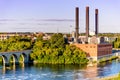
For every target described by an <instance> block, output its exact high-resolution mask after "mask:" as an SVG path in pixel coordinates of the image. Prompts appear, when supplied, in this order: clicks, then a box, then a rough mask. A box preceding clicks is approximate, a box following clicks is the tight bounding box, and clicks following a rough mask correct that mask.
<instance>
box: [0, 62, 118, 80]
mask: <svg viewBox="0 0 120 80" xmlns="http://www.w3.org/2000/svg"><path fill="white" fill-rule="evenodd" d="M119 66H120V62H119V61H113V62H107V63H102V64H99V65H94V66H92V67H88V66H86V65H50V64H34V65H33V64H32V65H30V64H26V65H25V64H23V63H21V64H19V65H15V64H11V65H10V66H9V67H5V66H2V68H0V80H5V79H7V80H8V79H9V80H18V79H19V80H22V79H23V80H29V79H31V80H33V79H35V80H87V79H88V78H89V79H91V80H93V79H94V78H96V77H104V76H109V75H113V74H117V73H118V72H120V68H119Z"/></svg>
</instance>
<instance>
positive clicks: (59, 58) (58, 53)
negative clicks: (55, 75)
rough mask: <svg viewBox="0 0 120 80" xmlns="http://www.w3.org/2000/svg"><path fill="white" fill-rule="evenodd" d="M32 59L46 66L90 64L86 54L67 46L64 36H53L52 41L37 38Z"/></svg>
mask: <svg viewBox="0 0 120 80" xmlns="http://www.w3.org/2000/svg"><path fill="white" fill-rule="evenodd" d="M31 58H32V60H34V61H35V62H37V63H44V64H86V63H87V62H88V59H87V58H86V54H85V52H83V51H82V50H80V49H78V48H76V47H75V46H73V45H69V44H66V43H65V40H64V38H63V35H62V34H53V35H52V36H51V39H50V40H43V39H42V37H39V38H37V40H36V42H35V44H34V46H33V52H32V54H31Z"/></svg>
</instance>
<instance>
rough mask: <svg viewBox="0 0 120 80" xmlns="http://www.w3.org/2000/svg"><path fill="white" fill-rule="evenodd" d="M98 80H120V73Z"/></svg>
mask: <svg viewBox="0 0 120 80" xmlns="http://www.w3.org/2000/svg"><path fill="white" fill-rule="evenodd" d="M97 80H120V73H119V74H117V75H113V76H107V77H103V78H98V79H97Z"/></svg>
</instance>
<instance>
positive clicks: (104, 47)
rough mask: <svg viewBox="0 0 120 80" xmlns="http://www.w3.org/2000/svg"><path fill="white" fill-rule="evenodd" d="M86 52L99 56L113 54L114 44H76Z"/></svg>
mask: <svg viewBox="0 0 120 80" xmlns="http://www.w3.org/2000/svg"><path fill="white" fill-rule="evenodd" d="M74 45H76V46H77V47H78V48H80V49H82V50H83V51H85V52H86V54H87V57H92V58H98V57H101V56H104V55H108V54H112V44H77V43H76V44H74Z"/></svg>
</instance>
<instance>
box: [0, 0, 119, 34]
mask: <svg viewBox="0 0 120 80" xmlns="http://www.w3.org/2000/svg"><path fill="white" fill-rule="evenodd" d="M86 6H89V7H90V31H94V25H95V24H94V18H95V17H94V12H95V9H96V8H98V9H99V32H120V28H119V27H120V22H119V21H120V9H119V8H120V0H0V32H38V31H41V32H71V31H74V27H75V21H74V20H75V7H79V10H80V26H79V27H80V31H79V32H80V33H81V32H85V7H86ZM71 26H72V27H71Z"/></svg>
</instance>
